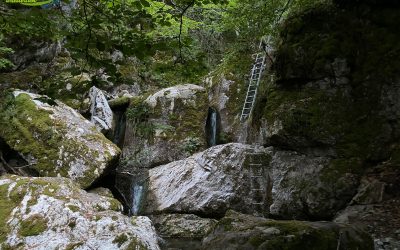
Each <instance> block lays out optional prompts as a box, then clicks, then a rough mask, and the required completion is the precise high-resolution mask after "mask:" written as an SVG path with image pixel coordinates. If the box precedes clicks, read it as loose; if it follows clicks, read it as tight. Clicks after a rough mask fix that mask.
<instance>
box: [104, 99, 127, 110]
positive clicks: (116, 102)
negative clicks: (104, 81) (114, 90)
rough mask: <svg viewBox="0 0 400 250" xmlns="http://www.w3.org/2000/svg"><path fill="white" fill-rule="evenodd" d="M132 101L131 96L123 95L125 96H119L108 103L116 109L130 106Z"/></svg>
mask: <svg viewBox="0 0 400 250" xmlns="http://www.w3.org/2000/svg"><path fill="white" fill-rule="evenodd" d="M130 101H131V98H130V97H127V96H123V97H119V98H116V99H113V100H110V101H109V102H108V105H110V107H111V108H113V109H114V108H118V107H121V106H129V103H130Z"/></svg>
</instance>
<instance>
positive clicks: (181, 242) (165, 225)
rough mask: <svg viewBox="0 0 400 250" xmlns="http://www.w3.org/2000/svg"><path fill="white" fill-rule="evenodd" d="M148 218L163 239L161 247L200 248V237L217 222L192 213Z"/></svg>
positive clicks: (207, 232)
mask: <svg viewBox="0 0 400 250" xmlns="http://www.w3.org/2000/svg"><path fill="white" fill-rule="evenodd" d="M150 218H151V221H152V222H153V223H154V227H155V228H156V230H157V233H158V234H159V235H160V237H162V238H163V240H164V241H163V242H164V244H163V245H162V247H163V249H189V248H190V249H200V248H201V241H202V239H203V238H204V237H205V236H207V235H208V234H209V233H210V232H211V231H212V230H213V229H214V227H215V225H216V224H217V222H218V221H217V220H215V219H209V218H201V217H199V216H196V215H194V214H161V215H152V216H151V217H150Z"/></svg>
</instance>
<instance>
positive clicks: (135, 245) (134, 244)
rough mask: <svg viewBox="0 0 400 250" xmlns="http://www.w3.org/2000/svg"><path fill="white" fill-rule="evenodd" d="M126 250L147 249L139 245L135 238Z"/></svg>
mask: <svg viewBox="0 0 400 250" xmlns="http://www.w3.org/2000/svg"><path fill="white" fill-rule="evenodd" d="M126 250H147V247H146V246H144V245H143V244H142V243H140V242H139V241H138V240H137V239H136V238H133V239H131V242H130V243H129V245H128V246H127V248H126Z"/></svg>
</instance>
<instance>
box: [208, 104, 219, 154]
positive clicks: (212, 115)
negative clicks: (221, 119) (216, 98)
mask: <svg viewBox="0 0 400 250" xmlns="http://www.w3.org/2000/svg"><path fill="white" fill-rule="evenodd" d="M206 130H207V143H208V146H209V147H212V146H215V145H217V137H218V112H217V110H215V109H214V108H209V109H208V117H207V123H206Z"/></svg>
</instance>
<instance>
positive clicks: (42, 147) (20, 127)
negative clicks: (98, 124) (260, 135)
mask: <svg viewBox="0 0 400 250" xmlns="http://www.w3.org/2000/svg"><path fill="white" fill-rule="evenodd" d="M0 113H1V118H0V127H1V129H0V137H2V138H3V139H4V140H5V141H6V142H7V144H8V145H10V147H11V148H13V149H14V150H16V151H17V152H19V153H21V155H23V156H24V158H25V159H26V160H27V161H28V163H29V167H30V169H33V170H34V171H36V172H37V173H38V174H39V175H40V176H63V177H68V178H71V179H73V180H74V181H76V182H77V183H78V184H79V185H81V187H83V188H86V187H88V186H90V185H91V184H92V183H93V182H94V181H95V180H96V178H98V177H99V176H100V175H101V174H102V173H103V172H104V171H106V170H107V168H110V167H112V165H113V164H114V163H115V162H116V161H117V160H118V156H119V153H120V150H119V149H118V147H117V146H115V145H114V144H113V143H112V142H110V141H109V140H108V139H106V138H105V137H104V136H103V135H102V134H101V133H99V132H98V131H97V130H96V128H95V126H94V125H93V124H91V123H90V122H89V121H87V120H85V119H84V118H83V117H82V116H81V115H80V114H78V113H77V112H76V111H74V110H73V109H72V108H70V107H68V106H66V105H65V104H63V103H61V102H59V101H54V100H52V99H49V98H47V97H46V96H39V95H35V94H30V93H27V92H21V91H15V92H14V93H13V94H10V95H8V96H7V100H6V101H4V102H3V103H2V106H1V110H0Z"/></svg>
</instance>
